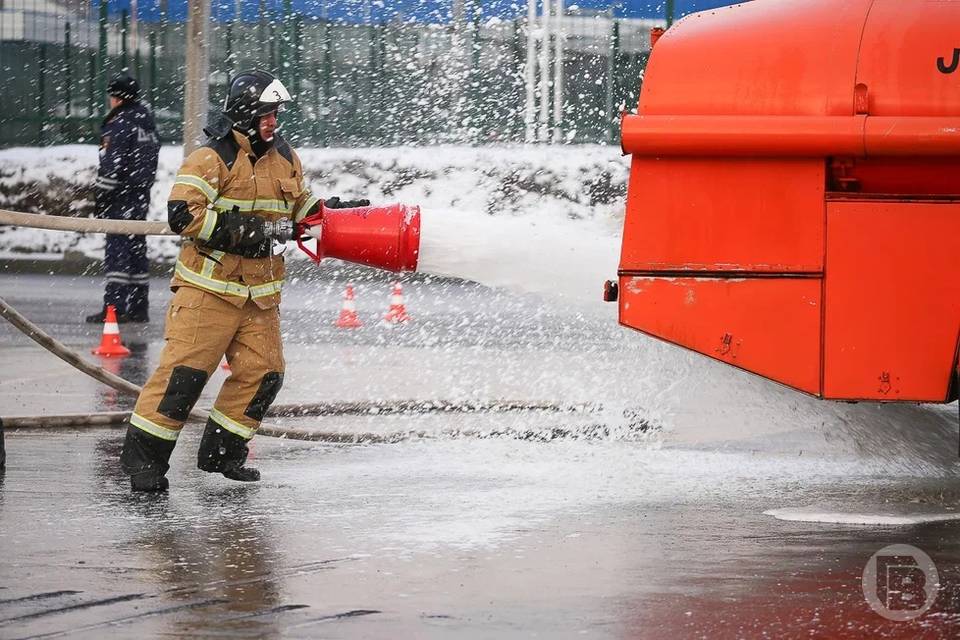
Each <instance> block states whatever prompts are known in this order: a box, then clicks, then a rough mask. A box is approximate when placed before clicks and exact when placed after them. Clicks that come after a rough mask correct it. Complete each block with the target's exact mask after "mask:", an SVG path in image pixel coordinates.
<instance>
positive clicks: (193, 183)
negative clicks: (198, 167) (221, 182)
mask: <svg viewBox="0 0 960 640" xmlns="http://www.w3.org/2000/svg"><path fill="white" fill-rule="evenodd" d="M173 184H182V185H185V186H188V187H193V188H194V189H197V190H198V191H200V193H202V194H203V195H205V196H206V197H207V200H209V201H210V202H213V201H214V200H216V199H217V190H216V189H214V188H213V187H212V186H210V184H209V183H208V182H207V181H206V180H204V179H203V178H200V177H198V176H191V175H188V174H185V173H181V174H180V175H178V176H177V179H176V180H174V181H173Z"/></svg>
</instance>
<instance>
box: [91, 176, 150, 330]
mask: <svg viewBox="0 0 960 640" xmlns="http://www.w3.org/2000/svg"><path fill="white" fill-rule="evenodd" d="M149 206H150V190H149V189H138V190H127V191H124V192H123V193H120V194H117V198H116V199H115V200H114V201H113V202H111V203H110V206H109V207H108V208H107V210H106V211H105V214H106V215H105V216H104V217H106V218H110V219H112V220H146V218H147V209H148V208H149ZM104 271H105V276H106V281H107V285H106V290H105V291H104V294H103V304H104V305H108V304H112V305H113V306H114V307H115V308H116V310H117V313H120V314H126V315H134V316H136V315H142V314H146V313H147V308H148V306H149V304H148V296H149V292H150V264H149V262H148V261H147V239H146V238H145V237H144V236H123V235H117V234H107V246H106V250H105V252H104Z"/></svg>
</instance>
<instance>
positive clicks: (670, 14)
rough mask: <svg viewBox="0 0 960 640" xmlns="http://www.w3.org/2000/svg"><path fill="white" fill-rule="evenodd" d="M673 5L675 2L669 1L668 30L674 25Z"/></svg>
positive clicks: (667, 7) (667, 9)
mask: <svg viewBox="0 0 960 640" xmlns="http://www.w3.org/2000/svg"><path fill="white" fill-rule="evenodd" d="M673 4H674V0H667V4H666V13H667V28H668V29H669V28H670V26H671V25H672V24H673V18H674V8H673Z"/></svg>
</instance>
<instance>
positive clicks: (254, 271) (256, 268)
mask: <svg viewBox="0 0 960 640" xmlns="http://www.w3.org/2000/svg"><path fill="white" fill-rule="evenodd" d="M169 200H170V202H177V201H180V202H186V203H187V207H188V210H189V212H190V215H191V216H192V217H193V219H192V221H190V222H189V224H187V225H186V227H185V228H183V230H182V231H181V232H180V235H181V236H183V237H184V239H185V240H184V243H183V246H182V247H181V249H180V255H179V257H178V259H177V265H176V268H175V270H174V275H173V280H172V281H171V286H172V287H179V286H188V287H195V288H197V289H202V290H204V291H209V292H210V293H213V294H216V295H218V296H220V297H221V298H223V299H224V300H227V301H229V302H231V303H233V304H235V305H236V306H238V307H239V306H242V305H243V304H244V303H245V302H246V301H247V299H248V298H252V299H253V300H254V302H256V304H257V305H258V306H259V307H260V308H262V309H268V308H270V307H274V306H276V305H278V304H279V303H280V289H281V287H282V285H283V276H284V265H283V256H282V255H271V256H268V257H265V258H245V257H242V256H240V255H236V254H232V253H226V252H224V251H215V250H213V249H212V248H210V247H206V246H204V241H205V240H209V239H210V235H211V234H212V233H213V230H214V228H215V227H216V224H217V219H218V217H220V216H222V215H224V214H226V213H229V212H232V211H239V212H241V213H246V214H250V213H253V214H254V215H257V216H261V217H263V218H265V219H267V220H277V219H279V218H295V217H296V216H297V214H298V213H299V214H300V216H299V217H300V218H302V217H303V216H304V215H306V213H307V211H309V210H310V209H311V208H312V207H313V206H314V205H315V204H316V202H317V198H314V197H313V196H312V195H311V194H310V192H309V191H307V190H306V189H305V188H304V182H303V168H302V166H301V164H300V158H299V157H297V154H296V153H295V152H294V151H293V149H292V148H291V147H290V145H288V144H287V142H286V141H285V140H283V139H282V138H281V137H280V136H279V135H277V136H276V139H275V142H274V144H273V146H272V147H271V148H270V149H269V150H268V151H267V152H266V153H265V154H264V155H263V156H261V157H260V158H259V159H258V158H256V156H254V154H253V151H252V149H251V148H250V142H249V141H248V140H247V138H246V137H245V136H243V135H241V134H239V133H237V132H235V131H230V132H229V133H227V134H226V135H225V136H224V137H222V138H211V139H210V140H208V141H207V143H206V144H205V145H204V146H202V147H200V148H199V149H197V150H196V151H194V152H193V153H191V154H190V156H189V157H188V158H187V159H186V160H185V161H184V162H183V165H182V166H181V167H180V171H179V172H178V173H177V178H176V180H175V181H174V184H173V189H172V190H171V192H170V198H169ZM181 206H182V205H181Z"/></svg>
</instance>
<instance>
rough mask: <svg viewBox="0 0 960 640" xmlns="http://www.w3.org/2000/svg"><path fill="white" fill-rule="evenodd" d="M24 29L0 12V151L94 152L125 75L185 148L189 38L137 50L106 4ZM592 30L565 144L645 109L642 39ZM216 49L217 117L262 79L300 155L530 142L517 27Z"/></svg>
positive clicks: (600, 23) (571, 39)
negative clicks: (109, 94)
mask: <svg viewBox="0 0 960 640" xmlns="http://www.w3.org/2000/svg"><path fill="white" fill-rule="evenodd" d="M28 17H32V20H33V21H32V23H31V24H32V31H30V29H27V28H24V29H23V33H16V34H14V35H15V36H19V38H17V37H13V38H11V37H10V33H9V32H10V29H9V28H5V27H4V25H3V22H2V20H3V18H2V12H0V35H3V34H6V35H5V36H4V37H5V38H6V39H2V40H0V67H2V68H3V69H4V73H5V74H6V77H5V90H4V91H3V92H2V93H0V124H2V125H3V126H2V127H0V146H12V145H42V144H66V143H89V142H95V141H96V139H97V133H98V129H99V124H100V120H101V118H102V117H103V115H104V113H105V111H106V106H105V101H106V97H105V93H106V82H107V79H108V78H109V77H110V76H111V75H113V74H115V73H117V72H119V71H120V70H122V69H126V70H128V71H129V72H130V73H131V74H132V75H134V76H135V77H136V78H137V79H138V80H139V82H140V84H141V87H142V88H143V93H144V96H145V98H146V100H147V101H148V102H149V103H150V104H151V105H152V107H153V109H154V112H155V114H156V116H157V119H158V127H159V130H160V134H161V138H162V139H163V140H164V141H165V142H168V143H169V142H178V141H179V140H180V138H181V126H182V123H181V120H182V103H183V80H182V76H183V71H182V70H183V66H184V48H185V45H184V43H185V40H184V38H185V35H184V34H185V25H184V24H182V23H140V24H139V25H137V27H136V34H135V35H136V37H133V36H134V27H133V26H132V25H131V24H130V21H129V20H128V18H127V16H126V15H121V16H120V18H119V19H117V18H108V16H107V14H106V4H105V3H104V4H102V5H101V13H100V14H99V15H97V14H96V13H95V15H92V16H70V15H56V16H51V15H48V14H42V15H41V14H30V15H29V16H28ZM41 18H42V19H41ZM22 22H24V23H26V22H28V21H26V20H24V21H22ZM585 24H586V26H587V29H586V31H584V29H582V28H581V29H580V30H579V31H580V32H579V33H577V34H575V35H568V36H567V38H566V40H565V42H566V43H567V46H566V49H565V54H564V65H563V68H564V88H565V91H564V100H563V130H564V132H565V139H566V140H569V141H572V142H603V141H607V142H612V141H614V140H615V139H616V135H617V133H616V125H617V122H618V116H619V113H620V111H621V110H622V109H623V108H625V107H626V108H632V107H633V106H634V105H635V104H636V101H637V95H638V91H639V85H640V80H641V77H642V70H643V67H644V65H645V63H646V56H647V52H646V50H645V46H644V44H643V43H640V42H639V41H640V40H641V39H643V38H645V37H646V33H645V32H644V30H643V29H641V28H638V27H637V25H635V24H631V23H627V22H618V21H614V20H609V19H607V20H597V21H596V25H595V26H593V25H592V24H591V23H590V22H586V23H585ZM627 27H629V33H626V35H625V31H626V30H627ZM211 35H212V37H211V42H210V45H211V51H210V68H211V75H210V99H211V105H210V107H211V109H216V108H217V105H218V104H219V103H220V102H221V101H222V99H223V95H224V92H225V90H226V85H227V82H228V78H229V77H230V75H231V74H232V73H234V72H236V71H238V70H240V69H243V68H249V67H260V68H265V69H268V70H270V71H272V72H274V73H275V74H276V75H278V76H279V77H280V78H281V79H282V80H283V81H284V83H285V84H287V86H288V88H289V89H290V91H291V93H292V94H293V95H294V96H295V98H296V99H295V103H294V105H293V106H292V108H291V110H290V111H289V112H287V113H286V114H285V115H284V117H283V125H284V130H285V131H286V135H287V137H288V138H290V139H291V140H292V141H293V142H294V143H296V144H298V145H301V146H339V145H394V144H435V143H445V142H448V143H472V144H484V143H491V142H516V141H522V140H523V136H524V111H523V110H524V99H525V88H524V63H525V59H526V58H525V57H526V38H527V34H526V28H525V26H524V24H523V23H522V22H520V21H517V22H512V23H511V22H500V23H498V24H483V25H481V24H479V23H473V24H467V25H465V27H463V28H461V29H460V30H459V31H457V32H454V30H453V29H452V28H451V27H450V26H442V25H423V24H409V23H397V24H375V25H354V24H343V23H331V22H326V21H323V20H318V19H307V18H304V17H302V16H299V15H296V14H294V13H287V14H285V15H280V16H275V15H262V16H261V19H260V20H258V21H257V22H252V23H251V22H242V23H241V22H237V23H220V24H216V23H214V24H213V28H212V31H211ZM628 39H629V42H625V40H628Z"/></svg>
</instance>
